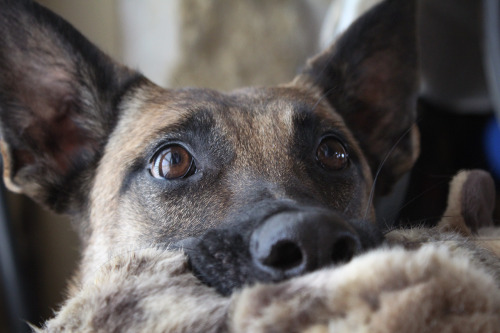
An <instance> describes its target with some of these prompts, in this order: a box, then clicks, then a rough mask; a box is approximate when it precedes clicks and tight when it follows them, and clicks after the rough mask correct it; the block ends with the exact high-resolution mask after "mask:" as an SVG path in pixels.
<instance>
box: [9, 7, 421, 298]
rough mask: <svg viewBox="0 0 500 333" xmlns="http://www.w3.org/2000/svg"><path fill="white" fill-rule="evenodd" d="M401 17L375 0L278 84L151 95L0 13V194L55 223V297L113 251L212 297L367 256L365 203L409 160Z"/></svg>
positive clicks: (410, 67) (407, 52)
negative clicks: (63, 248) (58, 265)
mask: <svg viewBox="0 0 500 333" xmlns="http://www.w3.org/2000/svg"><path fill="white" fill-rule="evenodd" d="M415 6H416V5H415V4H414V3H413V1H407V0H387V1H385V2H383V3H382V4H380V5H378V6H377V7H375V8H374V9H372V10H371V11H369V12H368V13H367V14H365V15H364V16H363V17H361V18H360V19H359V20H357V21H356V22H355V23H354V24H353V25H352V26H351V27H350V28H349V29H348V30H347V31H346V32H345V33H344V34H343V35H342V36H341V37H340V38H339V39H338V40H337V41H336V42H335V43H334V44H333V45H332V46H331V47H330V48H328V49H326V50H325V51H323V52H322V53H320V54H319V55H317V56H315V57H313V58H311V59H310V60H309V61H308V62H307V64H306V65H305V66H304V68H303V70H302V71H301V72H300V73H299V74H298V75H297V76H296V77H295V79H294V80H293V81H291V82H289V83H285V84H282V85H279V86H276V87H254V88H243V89H238V90H234V91H231V92H227V93H222V92H217V91H213V90H209V89H195V88H185V89H175V90H173V89H164V88H161V87H159V86H157V85H155V84H153V83H152V82H151V81H149V80H148V79H147V78H145V77H144V76H143V75H142V74H141V73H139V72H137V71H134V70H131V69H129V68H127V67H125V66H123V65H121V64H119V63H117V62H115V61H113V60H112V59H110V58H109V57H108V56H106V55H105V54H104V53H102V52H101V51H100V50H98V49H97V48H96V47H95V46H94V45H93V44H92V43H91V42H89V41H88V40H86V39H85V38H84V37H83V36H82V35H81V34H80V33H79V32H77V31H76V30H75V29H74V28H73V27H72V26H70V25H69V24H68V23H67V22H65V21H64V20H63V19H62V18H60V17H58V16H57V15H55V14H53V13H52V12H50V11H49V10H47V9H45V8H44V7H42V6H40V5H38V4H36V3H34V2H31V1H27V0H0V8H1V10H0V30H1V31H2V33H1V34H0V122H1V125H0V128H1V152H2V156H3V160H4V174H3V175H4V181H5V184H6V186H7V187H8V188H9V189H10V190H12V191H14V192H17V193H23V194H25V195H27V196H29V197H31V198H32V199H34V200H35V201H37V202H38V203H40V204H42V205H43V206H45V207H48V208H49V209H51V210H53V211H55V212H58V213H64V214H68V215H69V216H71V217H72V219H73V220H74V222H75V225H76V226H77V228H78V231H79V234H80V236H81V239H82V244H83V249H82V259H81V263H80V265H79V268H78V271H77V272H76V274H75V277H74V279H73V282H72V284H71V288H70V296H71V293H72V292H73V293H74V292H75V291H76V290H78V288H79V287H80V286H81V285H83V284H84V283H86V282H87V281H92V277H93V274H94V273H95V271H96V269H97V268H98V267H100V266H101V265H103V264H104V263H106V262H107V261H108V260H109V259H110V258H112V257H113V256H115V255H117V254H119V253H123V252H126V251H134V250H137V249H143V248H149V247H159V248H171V249H182V250H183V251H184V252H185V254H186V255H187V257H188V259H189V264H190V269H191V271H192V274H193V275H194V276H196V277H197V278H198V279H199V280H200V281H201V282H202V283H204V284H206V285H208V286H210V287H213V288H214V289H215V290H216V291H217V292H219V293H220V294H222V295H230V294H231V293H233V292H234V291H235V290H238V289H240V288H242V287H243V286H246V285H252V284H255V283H257V282H277V281H282V280H285V279H288V278H291V277H294V276H298V275H302V274H305V273H307V272H311V271H313V270H317V269H320V268H322V267H326V266H330V265H338V264H342V263H344V262H348V261H349V260H350V259H351V258H352V257H354V256H356V255H357V254H359V253H361V252H363V251H365V250H367V249H370V248H373V247H376V246H378V245H379V244H380V243H381V241H382V232H381V230H380V228H379V227H378V226H377V223H376V221H375V214H374V208H373V198H374V196H379V195H383V194H386V193H388V192H389V191H390V189H391V187H392V186H393V185H394V183H395V182H396V181H397V180H398V179H399V178H400V177H401V176H402V175H403V174H404V173H406V172H408V171H409V170H410V169H411V167H412V165H413V163H414V162H415V160H416V158H417V156H418V150H419V145H418V130H417V128H416V126H415V104H416V98H417V90H418V82H417V81H418V80H417V51H416V40H415V22H414V21H415V11H416V10H415Z"/></svg>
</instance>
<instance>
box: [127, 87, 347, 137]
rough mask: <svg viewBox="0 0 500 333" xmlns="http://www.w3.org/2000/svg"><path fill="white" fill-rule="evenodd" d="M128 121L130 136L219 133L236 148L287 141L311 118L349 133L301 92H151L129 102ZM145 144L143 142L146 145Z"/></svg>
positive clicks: (328, 110)
mask: <svg viewBox="0 0 500 333" xmlns="http://www.w3.org/2000/svg"><path fill="white" fill-rule="evenodd" d="M127 108H128V109H129V110H125V111H124V112H125V113H129V114H128V115H127V116H124V117H122V119H124V124H122V126H121V127H122V128H126V131H125V132H127V133H131V131H132V132H137V131H138V129H139V130H145V129H147V132H143V133H142V135H139V136H134V138H136V139H140V138H143V140H145V141H148V140H150V141H154V140H155V138H154V137H155V136H160V137H161V136H163V135H165V133H167V132H169V131H170V132H172V131H176V130H179V128H189V130H190V131H192V132H196V131H199V130H200V129H202V128H212V129H214V130H215V129H217V130H219V131H221V132H223V133H224V134H225V136H226V137H228V138H230V139H233V141H234V143H242V142H246V143H248V139H250V138H252V139H253V140H254V141H255V140H257V139H259V138H263V137H267V141H269V140H270V139H271V138H272V136H273V135H274V138H276V137H275V136H276V135H277V136H279V137H280V138H281V140H284V139H285V138H286V136H291V135H292V133H293V131H294V130H295V129H296V128H297V127H300V126H301V122H302V121H304V120H305V119H310V118H314V119H316V121H317V122H325V123H330V124H336V126H337V127H339V130H340V131H344V130H345V128H344V123H343V120H342V118H341V117H340V115H338V114H337V113H336V112H334V111H333V110H332V108H331V107H330V106H329V105H325V103H323V102H322V101H321V99H320V98H318V97H317V96H316V95H315V94H314V93H311V92H308V91H303V90H301V89H300V88H297V87H290V86H284V87H273V88H244V89H239V90H235V91H232V92H229V93H222V92H218V91H213V90H209V89H194V88H193V89H182V90H156V91H151V90H146V91H140V92H139V93H136V94H135V95H134V96H133V99H132V100H131V101H128V103H127ZM141 141H142V140H141Z"/></svg>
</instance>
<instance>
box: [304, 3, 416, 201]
mask: <svg viewBox="0 0 500 333" xmlns="http://www.w3.org/2000/svg"><path fill="white" fill-rule="evenodd" d="M415 2H416V1H415V0H386V1H384V2H382V3H381V4H379V5H377V6H376V7H374V8H373V9H371V10H370V11H369V12H367V13H366V14H365V15H363V16H362V17H360V18H359V19H358V20H357V21H356V22H355V23H354V24H353V25H351V27H350V28H349V29H348V30H347V31H346V32H345V33H344V34H343V35H342V36H341V37H340V38H339V39H338V40H337V41H336V42H335V43H334V44H333V45H332V46H331V47H330V48H329V49H327V50H325V51H324V52H323V53H320V54H319V55H318V56H316V57H314V58H312V59H310V60H309V61H308V63H307V65H306V67H305V69H304V71H303V72H302V73H301V74H300V75H299V76H298V77H297V78H296V79H295V83H296V84H299V85H302V86H307V87H309V88H312V89H318V88H319V89H320V91H319V92H320V94H321V96H322V97H321V98H325V99H326V100H327V101H328V102H329V103H330V105H331V106H332V107H333V108H334V109H335V110H336V111H337V112H338V113H340V114H341V115H342V117H343V118H344V120H345V122H346V124H347V126H348V127H349V129H350V130H351V131H352V132H353V134H354V136H355V137H356V139H357V140H358V141H359V143H360V145H361V148H362V149H363V151H364V153H365V155H366V157H367V159H368V163H369V164H370V167H371V169H372V172H373V174H375V173H376V172H377V170H378V168H379V167H381V166H382V169H381V171H380V174H379V177H378V179H377V188H376V189H377V193H378V194H384V193H387V192H388V191H389V190H390V188H391V187H392V185H393V184H394V183H395V181H396V180H397V179H398V178H399V177H400V176H401V175H402V174H404V173H405V172H407V171H408V170H409V169H410V168H411V167H412V166H413V163H414V162H415V160H416V158H417V156H418V152H419V144H418V130H417V128H416V126H414V124H415V108H416V97H417V88H418V82H417V81H418V80H417V42H416V4H415Z"/></svg>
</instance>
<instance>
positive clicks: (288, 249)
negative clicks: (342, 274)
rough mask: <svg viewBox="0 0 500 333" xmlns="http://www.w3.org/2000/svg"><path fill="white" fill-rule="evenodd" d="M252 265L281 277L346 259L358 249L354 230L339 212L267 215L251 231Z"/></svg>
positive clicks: (358, 245) (358, 244)
mask: <svg viewBox="0 0 500 333" xmlns="http://www.w3.org/2000/svg"><path fill="white" fill-rule="evenodd" d="M249 246H250V255H251V256H252V260H253V262H254V265H255V267H257V268H258V269H261V270H263V271H265V272H266V273H267V274H269V275H271V276H272V279H273V280H274V279H276V280H280V279H283V278H289V277H293V276H297V275H301V274H304V273H306V272H310V271H314V270H316V269H318V268H321V267H325V266H329V265H334V264H339V263H343V262H348V261H349V260H350V259H351V258H352V257H353V256H354V255H355V254H356V253H358V252H360V251H361V247H362V246H361V240H360V237H359V235H358V234H357V232H356V231H355V230H354V229H353V228H352V227H351V226H350V225H349V224H348V223H346V222H345V221H343V219H342V218H341V217H339V216H336V215H332V214H326V213H323V212H302V211H289V212H281V213H278V214H276V215H273V216H271V217H270V218H268V219H266V220H265V221H264V222H263V223H262V224H261V225H260V226H259V227H258V228H257V229H255V230H254V232H253V233H252V235H251V238H250V244H249Z"/></svg>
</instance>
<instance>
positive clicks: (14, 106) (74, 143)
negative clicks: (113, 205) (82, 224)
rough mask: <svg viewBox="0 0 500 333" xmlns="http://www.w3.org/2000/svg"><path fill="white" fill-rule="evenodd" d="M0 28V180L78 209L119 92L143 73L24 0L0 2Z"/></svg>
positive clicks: (59, 207)
mask: <svg viewBox="0 0 500 333" xmlns="http://www.w3.org/2000/svg"><path fill="white" fill-rule="evenodd" d="M0 31H1V32H2V33H1V35H0V130H1V139H2V144H1V147H2V155H3V158H4V179H5V183H6V185H7V186H8V187H9V188H10V189H11V190H14V191H17V192H20V193H24V194H26V195H28V196H30V197H31V198H32V199H34V200H36V201H38V202H40V203H41V204H44V205H45V206H48V207H49V208H52V209H53V210H56V211H58V212H68V211H78V210H79V208H80V206H82V207H83V206H84V205H85V200H84V197H85V196H86V195H87V190H86V188H87V187H88V186H89V185H88V183H89V182H90V179H91V177H92V172H93V170H94V169H95V167H96V166H97V163H98V161H99V159H100V156H101V154H102V151H103V149H104V146H105V144H106V142H107V139H108V136H109V135H110V134H111V132H112V131H113V128H114V126H115V124H116V122H117V121H118V113H119V104H120V100H121V98H122V97H123V96H125V95H126V94H131V93H132V91H133V89H134V87H136V86H138V85H140V84H141V82H144V81H145V79H144V78H143V77H142V76H141V75H140V74H138V73H136V72H134V71H131V70H129V69H128V68H126V67H124V66H121V65H120V64H118V63H116V62H114V61H112V60H111V59H110V58H109V57H108V56H107V55H105V54H104V53H102V52H101V51H100V50H98V49H97V48H96V47H95V46H94V45H93V44H91V43H90V42H89V41H88V40H86V39H85V38H84V37H83V36H82V35H81V34H80V33H79V32H78V31H76V30H75V29H74V28H73V27H72V26H71V25H69V24H68V23H67V22H65V21H64V20H63V19H61V18H60V17H58V16H56V15H55V14H53V13H52V12H50V11H49V10H47V9H45V8H44V7H42V6H40V5H38V4H36V3H33V2H31V1H7V2H6V3H4V4H3V6H2V9H1V10H0Z"/></svg>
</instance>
